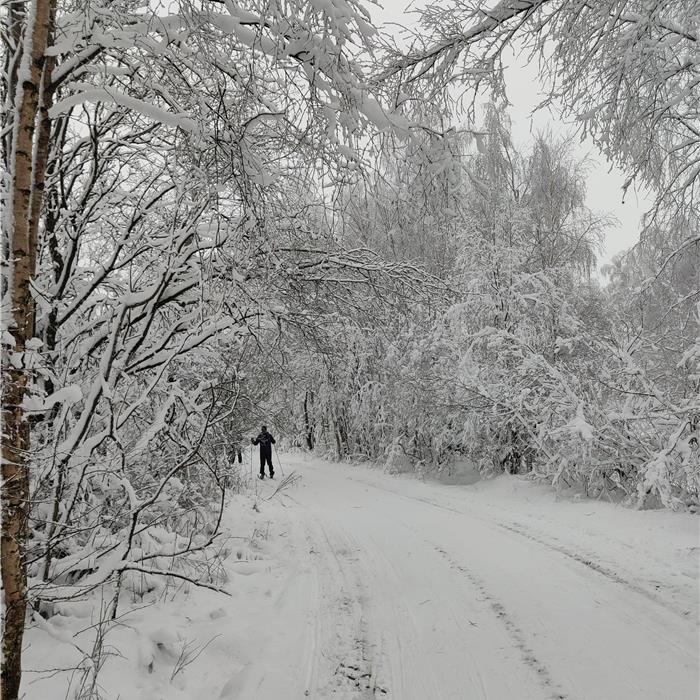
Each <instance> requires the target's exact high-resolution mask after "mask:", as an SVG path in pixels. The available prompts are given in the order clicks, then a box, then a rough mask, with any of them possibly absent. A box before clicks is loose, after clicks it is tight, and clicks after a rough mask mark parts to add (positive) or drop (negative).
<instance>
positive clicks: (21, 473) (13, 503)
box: [0, 0, 55, 700]
mask: <svg viewBox="0 0 700 700" xmlns="http://www.w3.org/2000/svg"><path fill="white" fill-rule="evenodd" d="M54 11H55V0H33V2H31V3H27V4H26V5H23V6H21V7H17V6H15V7H14V8H13V10H12V12H11V13H9V15H8V18H7V22H8V24H9V27H8V29H9V35H10V36H12V37H15V38H16V39H17V43H16V44H15V46H13V47H12V50H14V52H15V57H14V62H13V64H14V65H13V68H15V70H12V71H10V72H9V75H6V76H5V81H6V82H5V88H6V94H7V97H8V98H10V99H6V105H8V106H9V107H10V108H11V109H12V114H11V115H10V117H9V119H10V120H11V122H12V140H11V143H10V148H9V153H6V159H7V160H6V163H7V178H8V180H7V184H6V188H5V193H4V200H5V201H4V202H3V204H4V209H5V213H4V216H3V236H4V238H5V241H6V243H7V248H6V250H7V251H8V253H9V256H8V257H9V259H8V260H7V261H6V262H7V266H6V276H7V279H6V280H5V283H6V289H5V290H4V291H5V293H6V299H5V304H4V309H3V311H4V314H5V318H4V324H6V326H7V328H6V330H9V332H10V334H11V335H12V337H13V338H14V345H13V347H10V348H9V353H8V358H7V359H8V360H9V361H8V362H6V363H5V366H4V367H3V397H2V419H3V444H2V543H1V550H2V551H1V555H2V565H1V570H2V571H1V573H2V585H3V592H4V605H5V610H4V618H3V629H2V655H3V656H2V674H1V682H0V689H1V692H0V697H1V698H2V700H16V698H18V697H19V689H20V681H21V676H22V637H23V633H24V622H25V615H26V608H27V572H26V562H25V550H26V535H27V514H28V507H29V503H28V496H29V453H30V433H29V429H30V424H29V421H28V419H27V417H26V416H25V414H24V410H23V408H22V402H23V400H24V397H25V396H26V394H27V390H28V387H29V379H30V374H31V371H32V370H31V367H30V366H29V362H28V359H27V355H26V350H27V342H28V341H29V340H30V339H31V338H33V337H34V325H35V317H36V306H35V302H34V299H33V297H32V293H31V280H32V277H33V276H34V274H35V267H36V250H37V232H38V225H39V212H40V211H41V203H42V196H43V182H44V170H45V167H46V153H47V150H48V139H46V134H44V138H43V139H42V138H39V143H38V144H37V145H36V146H35V140H36V139H37V133H36V127H37V121H38V116H39V114H40V110H41V109H42V107H45V105H43V104H42V84H44V85H48V84H50V76H49V75H46V71H47V69H50V66H47V65H46V61H45V53H46V49H47V47H48V45H49V41H50V37H51V28H52V24H53V15H54ZM10 100H12V101H11V102H10ZM8 102H9V104H8ZM49 127H50V124H49V123H48V116H46V115H44V119H42V123H41V126H40V129H39V131H40V132H43V131H44V130H45V129H48V128H49ZM39 136H40V134H39ZM37 185H38V186H37ZM32 214H34V215H32ZM8 307H9V308H8Z"/></svg>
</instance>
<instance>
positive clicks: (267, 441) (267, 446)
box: [250, 425, 275, 479]
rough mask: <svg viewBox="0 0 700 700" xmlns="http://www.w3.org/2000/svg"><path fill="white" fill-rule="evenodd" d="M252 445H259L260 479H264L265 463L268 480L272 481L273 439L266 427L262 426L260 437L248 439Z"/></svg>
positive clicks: (273, 471) (273, 475) (273, 472)
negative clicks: (267, 470)
mask: <svg viewBox="0 0 700 700" xmlns="http://www.w3.org/2000/svg"><path fill="white" fill-rule="evenodd" d="M250 441H251V442H252V443H253V444H254V445H260V478H261V479H264V478H265V464H266V463H267V466H268V469H269V470H270V478H271V479H274V477H275V469H274V467H273V466H272V446H273V445H274V444H275V438H273V437H272V435H270V433H268V432H267V426H266V425H263V426H262V429H261V430H260V435H258V437H256V438H250Z"/></svg>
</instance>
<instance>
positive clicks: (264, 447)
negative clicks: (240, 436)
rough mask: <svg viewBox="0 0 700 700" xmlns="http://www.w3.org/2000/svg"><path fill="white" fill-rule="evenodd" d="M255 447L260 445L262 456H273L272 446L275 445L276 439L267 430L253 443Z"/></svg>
mask: <svg viewBox="0 0 700 700" xmlns="http://www.w3.org/2000/svg"><path fill="white" fill-rule="evenodd" d="M252 442H253V444H254V445H260V454H268V455H269V454H272V446H273V445H274V444H275V438H273V437H272V435H270V433H268V432H267V431H266V430H265V431H263V432H261V433H260V435H258V437H256V438H255V439H254V440H253V441H252Z"/></svg>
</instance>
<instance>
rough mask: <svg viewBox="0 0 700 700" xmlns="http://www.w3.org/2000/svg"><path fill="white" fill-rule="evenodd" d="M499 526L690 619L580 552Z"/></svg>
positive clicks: (521, 529) (509, 526)
mask: <svg viewBox="0 0 700 700" xmlns="http://www.w3.org/2000/svg"><path fill="white" fill-rule="evenodd" d="M517 525H520V527H517ZM498 526H499V527H500V528H501V529H503V530H507V531H508V532H512V533H514V534H516V535H519V536H520V537H524V538H525V539H527V540H530V541H531V542H535V543H536V544H539V545H541V546H542V547H545V548H546V549H549V550H551V551H553V552H557V553H558V554H562V555H563V556H565V557H567V558H568V559H571V560H573V561H575V562H578V563H579V564H583V566H585V567H587V568H589V569H591V570H592V571H595V572H596V573H597V574H600V575H601V576H604V577H605V578H606V579H608V580H609V581H612V582H613V583H616V584H618V585H620V586H623V587H625V588H628V589H630V590H632V591H634V592H635V593H638V594H639V595H641V596H644V597H645V598H648V599H649V600H650V601H652V602H653V603H656V604H657V605H660V606H661V607H663V608H666V610H668V611H669V612H672V613H674V614H675V615H678V616H679V617H681V618H682V619H683V620H687V619H688V615H689V614H690V611H689V610H682V609H680V608H678V607H676V606H675V605H674V604H673V603H670V602H669V601H667V600H665V599H664V598H662V597H661V596H659V595H656V594H655V593H653V592H652V591H650V590H648V589H647V588H644V587H643V586H640V585H639V584H637V583H634V582H633V581H630V580H629V579H626V578H625V577H624V576H621V575H620V574H618V573H616V572H615V571H613V570H612V569H609V568H607V567H606V566H603V565H602V564H599V563H598V562H596V561H594V560H593V559H591V558H590V557H588V556H586V555H585V554H579V553H578V552H574V551H571V550H569V549H567V548H566V547H564V546H563V545H559V544H555V543H554V542H551V541H547V540H545V539H543V538H541V537H538V536H537V535H535V534H533V533H532V531H529V532H528V531H527V530H525V528H524V527H523V526H522V525H521V524H520V523H511V524H505V523H498Z"/></svg>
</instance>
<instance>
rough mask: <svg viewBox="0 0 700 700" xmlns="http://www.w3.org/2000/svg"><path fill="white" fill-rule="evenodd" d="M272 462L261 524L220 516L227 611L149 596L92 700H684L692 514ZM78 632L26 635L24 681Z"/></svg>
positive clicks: (110, 643) (531, 488)
mask: <svg viewBox="0 0 700 700" xmlns="http://www.w3.org/2000/svg"><path fill="white" fill-rule="evenodd" d="M282 464H283V467H284V470H285V472H286V473H289V472H290V471H292V470H294V472H296V473H297V474H298V475H299V476H300V478H299V479H298V480H297V481H296V483H295V484H294V485H293V486H292V487H290V488H288V489H286V490H285V491H284V492H283V493H282V494H278V495H277V496H275V497H274V498H271V499H270V500H266V499H267V498H268V496H269V495H270V494H271V493H272V491H273V490H274V488H275V484H274V482H269V481H265V482H260V483H258V484H257V487H258V492H259V493H258V498H257V510H254V509H253V508H252V507H251V506H252V504H253V501H252V500H251V499H249V498H247V497H240V496H238V497H235V498H233V500H232V502H231V504H230V506H229V508H228V511H227V513H226V520H225V522H224V526H225V528H226V530H227V532H228V536H229V539H227V540H226V542H225V543H224V548H225V551H226V553H227V555H228V557H227V559H226V561H225V564H224V566H225V568H226V572H227V577H228V581H227V584H226V588H227V590H228V591H229V592H230V593H231V596H230V597H226V596H223V595H221V594H218V593H215V592H213V591H209V590H204V589H199V588H190V589H189V592H185V590H183V589H181V588H180V589H176V587H174V586H173V587H171V588H170V590H169V592H168V593H167V603H166V602H165V597H166V596H165V595H164V594H163V591H162V589H161V590H159V591H158V592H157V594H156V592H154V593H153V598H149V596H148V594H147V595H146V596H145V597H144V600H143V606H142V607H139V608H138V609H136V610H134V611H132V612H130V613H129V614H127V615H125V616H124V617H123V618H122V619H121V622H122V625H121V626H119V627H117V628H116V629H113V630H112V631H111V632H109V634H108V637H107V639H106V646H107V648H108V649H109V650H110V651H111V652H113V654H111V655H109V656H108V657H107V658H106V660H105V663H104V667H103V669H102V671H101V674H100V680H101V685H102V696H103V697H105V698H117V697H118V698H129V699H133V700H161V699H162V700H166V699H167V700H183V699H188V700H189V699H192V700H205V699H208V698H220V699H222V700H234V699H235V700H253V699H255V700H295V699H296V698H305V697H311V698H317V699H321V700H323V699H325V698H333V699H335V700H344V699H347V700H358V699H361V698H373V697H386V698H395V699H397V700H443V699H445V700H447V699H452V698H454V699H455V700H456V699H459V700H486V699H488V700H543V699H545V698H567V699H570V700H574V699H577V700H627V699H630V700H631V699H634V700H650V699H652V698H658V699H660V700H686V699H687V700H695V699H696V698H697V697H698V691H699V685H698V683H699V681H698V663H699V662H698V657H699V653H698V555H699V553H700V541H699V532H698V519H697V517H696V516H692V515H688V514H678V513H671V512H667V511H645V512H637V511H632V510H628V509H625V508H622V507H618V506H614V505H610V504H607V503H600V502H592V501H588V500H581V501H575V500H570V499H567V500H557V498H556V497H555V494H553V493H552V492H551V490H549V489H547V488H545V487H542V486H538V485H536V484H533V483H531V482H529V481H527V480H524V479H522V478H519V477H505V476H504V477H500V478H498V479H494V480H490V481H481V482H478V483H475V484H472V485H462V486H459V485H452V486H448V485H443V484H439V483H435V482H425V483H421V482H419V481H417V480H415V479H413V478H411V477H408V476H405V477H404V476H400V477H394V476H389V475H386V474H383V473H382V472H381V471H379V470H376V469H375V470H372V469H368V468H365V467H361V466H349V465H338V464H332V463H328V462H324V461H322V460H318V459H307V458H305V457H303V456H301V455H287V456H283V463H282ZM278 474H279V470H278ZM277 483H279V482H277ZM89 625H90V620H85V621H84V622H83V623H82V624H77V623H76V619H75V617H73V616H71V608H69V607H67V608H66V609H65V615H58V616H55V617H53V618H51V619H50V621H49V622H46V623H45V624H44V629H39V628H38V627H35V628H33V629H31V630H30V631H29V633H28V636H27V641H28V644H29V648H28V651H27V654H26V664H27V666H28V667H29V668H32V669H35V670H37V669H39V668H46V667H47V666H49V665H50V666H51V667H53V668H57V669H58V668H63V667H68V666H70V665H71V664H72V663H74V662H75V660H76V658H77V657H76V654H77V651H76V649H75V644H78V645H80V644H81V637H80V635H78V637H74V636H73V634H74V632H75V631H77V630H79V629H81V628H86V627H88V626H89ZM62 628H63V629H62ZM69 632H70V633H69ZM204 647H206V648H204ZM199 652H201V653H199ZM197 654H199V655H197ZM186 662H187V663H186ZM25 678H26V682H25V685H24V690H25V692H26V697H27V699H28V700H39V698H42V699H45V698H62V697H65V674H64V673H59V674H58V675H56V676H54V677H51V678H49V677H46V676H45V675H44V674H37V673H28V674H27V675H26V676H25Z"/></svg>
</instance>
